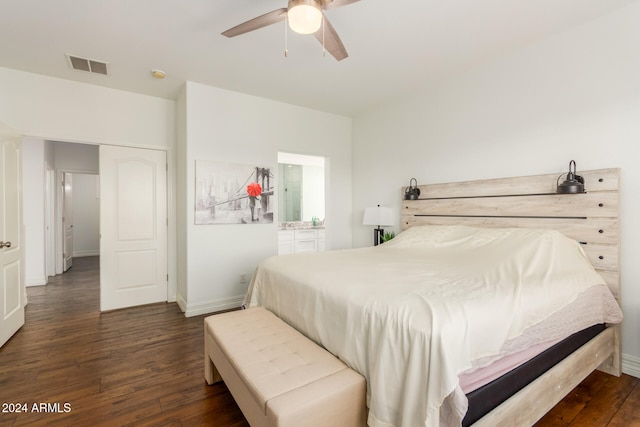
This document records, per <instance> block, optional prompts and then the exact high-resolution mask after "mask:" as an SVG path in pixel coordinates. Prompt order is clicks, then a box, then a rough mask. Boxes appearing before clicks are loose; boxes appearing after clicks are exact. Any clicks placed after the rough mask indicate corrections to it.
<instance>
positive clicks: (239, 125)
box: [178, 82, 351, 315]
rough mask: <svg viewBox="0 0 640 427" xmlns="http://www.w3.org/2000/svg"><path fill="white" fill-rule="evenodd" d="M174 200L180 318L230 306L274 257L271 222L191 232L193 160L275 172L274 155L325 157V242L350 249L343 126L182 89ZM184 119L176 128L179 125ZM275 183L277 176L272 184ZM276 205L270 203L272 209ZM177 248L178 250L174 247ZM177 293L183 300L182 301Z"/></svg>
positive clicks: (213, 92)
mask: <svg viewBox="0 0 640 427" xmlns="http://www.w3.org/2000/svg"><path fill="white" fill-rule="evenodd" d="M178 109H179V111H181V113H179V114H180V115H179V117H178V129H179V134H178V140H179V141H180V144H179V147H178V162H179V164H178V170H179V175H180V176H182V175H183V174H182V171H184V181H182V179H183V177H181V178H179V181H180V192H181V193H183V195H182V196H181V197H184V198H185V202H184V204H183V203H182V201H180V203H179V205H178V209H183V210H184V212H182V213H180V214H178V216H179V218H180V221H181V222H184V224H182V223H180V224H179V229H181V230H183V229H184V230H186V237H185V239H184V242H182V243H181V246H180V247H179V252H180V255H179V268H178V270H179V271H180V272H181V275H180V277H179V282H180V285H179V295H178V302H179V303H180V304H181V306H182V308H183V309H184V310H185V311H186V313H187V315H195V314H200V313H206V312H211V311H215V310H220V309H223V308H229V307H234V306H235V307H237V306H238V305H239V304H240V302H241V301H242V298H243V296H244V294H245V292H246V289H247V283H241V281H240V275H241V274H245V275H246V277H247V279H249V278H250V277H251V275H252V273H253V271H254V269H255V267H256V265H257V264H258V262H259V261H260V260H262V259H264V258H265V257H268V256H270V255H276V254H277V252H278V248H277V222H274V223H273V224H252V225H194V221H193V218H194V182H195V171H194V169H195V161H196V160H209V161H215V162H228V163H234V164H249V165H261V166H265V167H270V168H271V170H273V171H276V170H277V163H278V161H277V153H278V152H279V151H282V152H287V153H298V154H307V155H314V156H324V157H326V158H327V163H326V165H325V171H326V173H327V182H328V183H329V185H328V188H327V195H328V199H327V201H326V210H327V213H326V217H327V231H326V232H327V242H328V245H330V247H331V248H334V249H336V248H346V247H350V246H351V230H350V226H351V119H349V118H346V117H342V116H336V115H332V114H327V113H322V112H318V111H313V110H309V109H305V108H300V107H296V106H292V105H288V104H283V103H279V102H275V101H270V100H267V99H262V98H257V97H252V96H248V95H244V94H239V93H235V92H229V91H225V90H221V89H216V88H212V87H207V86H203V85H200V84H197V83H192V82H188V83H187V85H186V88H185V93H184V94H183V95H182V96H181V98H180V99H179V100H178ZM182 120H184V127H183V124H181V121H182ZM276 180H277V177H276ZM275 205H276V206H277V202H276V203H275ZM182 245H183V246H182ZM183 291H184V294H183Z"/></svg>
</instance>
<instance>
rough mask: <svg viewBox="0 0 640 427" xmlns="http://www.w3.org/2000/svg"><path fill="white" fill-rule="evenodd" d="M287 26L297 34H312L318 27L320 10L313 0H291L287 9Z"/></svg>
mask: <svg viewBox="0 0 640 427" xmlns="http://www.w3.org/2000/svg"><path fill="white" fill-rule="evenodd" d="M287 17H288V19H289V27H290V28H291V29H292V30H293V31H295V32H296V33H299V34H312V33H315V32H316V31H318V29H320V25H321V24H322V10H321V9H320V6H319V5H318V2H317V1H314V0H291V1H289V9H288V11H287Z"/></svg>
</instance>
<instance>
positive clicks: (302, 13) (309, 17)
mask: <svg viewBox="0 0 640 427" xmlns="http://www.w3.org/2000/svg"><path fill="white" fill-rule="evenodd" d="M357 1H358V0H289V4H288V5H287V7H283V8H281V9H277V10H274V11H272V12H269V13H265V14H264V15H260V16H258V17H257V18H253V19H250V20H248V21H247V22H243V23H242V24H240V25H236V26H235V27H233V28H230V29H228V30H227V31H225V32H223V33H222V35H223V36H227V37H235V36H239V35H240V34H244V33H248V32H250V31H253V30H257V29H259V28H263V27H266V26H269V25H271V24H275V23H277V22H281V21H284V20H285V19H288V22H289V27H290V28H291V29H292V30H293V31H295V32H296V33H300V34H312V33H313V35H314V36H315V38H316V39H317V40H318V41H319V42H320V43H322V45H323V46H324V48H325V49H326V50H327V51H328V52H329V53H330V54H331V55H332V56H333V57H334V58H335V59H336V60H338V61H341V60H343V59H344V58H346V57H348V56H349V55H348V54H347V50H346V49H345V47H344V45H343V44H342V40H340V37H338V33H337V32H336V30H335V29H334V28H333V25H331V23H330V22H329V20H328V19H327V17H326V16H325V14H324V12H323V10H328V9H335V8H336V7H340V6H346V5H348V4H351V3H355V2H357ZM323 23H324V25H322V24H323Z"/></svg>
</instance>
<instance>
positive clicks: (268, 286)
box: [247, 169, 621, 426]
mask: <svg viewBox="0 0 640 427" xmlns="http://www.w3.org/2000/svg"><path fill="white" fill-rule="evenodd" d="M582 175H583V177H584V178H585V187H586V189H587V193H585V194H577V195H557V194H555V193H554V192H555V183H556V178H557V175H540V176H534V177H519V178H509V179H498V180H486V181H474V182H467V183H453V184H437V185H423V186H420V190H421V198H420V199H419V200H407V201H404V202H403V204H402V226H403V230H404V231H403V232H402V233H401V234H400V235H399V236H398V237H397V238H396V239H394V240H392V241H390V242H387V243H385V244H384V245H381V246H378V247H371V248H360V249H353V250H345V251H330V252H326V253H318V254H296V255H287V256H279V257H272V258H269V259H267V260H265V261H263V262H262V263H261V264H260V266H259V267H258V269H257V270H256V274H255V275H254V278H253V280H252V283H251V286H250V289H249V293H248V295H247V303H248V305H262V306H265V307H266V308H268V309H269V310H271V311H273V312H274V313H276V314H277V315H278V316H279V317H281V318H282V319H283V320H285V321H286V322H287V323H289V324H291V325H292V326H294V327H295V328H297V329H298V330H300V331H301V332H303V333H304V334H305V335H307V336H308V337H310V338H311V339H313V340H314V341H316V342H318V343H319V344H321V345H323V346H324V347H325V348H327V349H328V350H329V351H331V352H332V353H334V354H336V355H337V356H338V357H340V358H341V359H342V360H343V361H345V362H346V363H347V364H348V365H349V366H351V367H352V368H353V369H355V370H357V371H358V372H360V373H361V374H363V375H364V376H365V378H366V379H367V403H368V407H369V420H368V423H369V425H371V426H394V425H395V426H414V425H427V426H438V425H445V426H449V425H461V423H462V422H463V418H464V416H465V414H466V413H467V402H468V401H471V400H470V399H469V398H468V397H467V396H468V394H469V393H466V392H465V391H463V390H462V387H463V386H461V378H462V377H464V375H465V374H467V373H473V372H474V371H477V370H479V369H481V368H485V367H487V366H490V365H492V364H493V363H494V362H496V361H500V360H501V359H502V358H503V357H506V356H513V355H514V354H516V353H519V352H521V351H526V350H527V348H528V347H527V346H531V345H533V346H534V347H535V346H536V345H538V346H539V348H538V350H540V351H542V350H546V353H549V352H550V353H551V354H555V353H556V352H557V351H556V350H555V349H556V348H557V347H551V346H552V345H553V346H556V345H563V343H565V342H566V338H568V337H569V336H573V332H576V331H577V330H580V331H581V330H583V329H590V327H592V326H595V325H602V326H601V329H602V330H597V331H596V332H594V333H593V334H592V335H590V336H588V337H587V338H585V341H587V342H586V344H584V345H581V346H578V348H577V350H575V349H574V348H571V349H570V351H571V354H570V355H568V356H567V357H566V358H563V360H562V361H560V362H559V363H555V362H554V363H553V364H552V365H553V366H552V367H551V368H550V369H548V370H546V371H545V372H544V373H543V374H542V375H540V376H538V377H537V378H532V382H530V383H529V384H528V385H526V386H524V388H522V389H520V390H519V391H514V392H513V395H512V396H511V397H509V398H508V399H506V400H504V401H501V402H498V403H497V404H496V405H497V406H496V407H495V408H489V409H488V410H485V411H484V412H487V411H489V412H488V413H486V414H485V413H484V412H481V415H480V416H477V418H479V419H478V420H477V421H476V420H475V419H474V420H473V421H472V422H473V424H474V425H479V426H482V425H491V426H494V425H506V424H509V425H529V424H533V423H534V422H535V421H536V420H537V419H539V418H540V417H541V416H542V415H543V414H544V413H545V412H547V411H548V410H549V409H550V408H551V407H553V405H554V404H555V403H556V402H557V401H559V400H560V399H561V398H562V397H563V396H564V395H565V394H566V393H568V392H569V391H570V390H571V389H572V388H573V387H574V386H575V385H577V384H578V383H579V382H580V381H582V379H584V377H586V375H588V374H589V373H590V372H591V371H592V370H593V369H596V368H598V367H600V368H601V369H603V370H605V371H607V372H609V373H612V374H617V375H619V373H620V345H619V342H620V341H619V337H620V333H619V327H618V326H617V324H618V323H619V322H620V320H621V312H620V310H619V306H618V303H619V301H616V299H618V300H619V294H620V292H619V270H618V250H619V249H618V248H619V244H618V241H619V231H618V230H619V222H618V214H617V212H618V181H619V178H618V177H619V171H618V170H617V169H607V170H600V171H589V172H583V173H582ZM403 192H404V189H403ZM558 230H559V231H560V232H559V231H558ZM534 259H536V260H539V261H540V262H531V261H532V260H534ZM586 294H589V295H590V294H598V295H599V297H600V298H601V299H602V302H598V303H594V302H593V301H592V300H589V301H587V302H585V299H584V298H583V297H584V296H585V295H586ZM497 295H499V296H500V297H499V298H498V297H497ZM576 304H577V305H579V304H583V306H584V304H586V306H588V307H596V306H597V307H599V310H595V309H594V310H584V309H578V312H588V314H589V316H586V317H588V319H581V322H582V323H581V322H577V323H578V324H577V325H573V326H571V327H572V328H574V329H572V330H562V331H560V329H562V328H559V327H558V325H561V324H564V320H562V321H561V320H559V318H558V316H559V314H558V313H561V312H562V310H563V309H565V308H571V307H573V309H574V311H573V313H575V312H576V311H575V310H576V309H575V307H576ZM488 307H490V309H488ZM493 315H497V316H498V319H499V320H498V321H495V320H494V319H493ZM554 316H555V317H554ZM572 317H575V316H571V315H569V316H565V318H569V319H570V318H572ZM579 317H580V316H579ZM549 319H550V320H549ZM574 323H575V322H574ZM541 325H543V327H541ZM536 328H538V329H540V330H542V331H543V332H542V335H538V337H537V338H535V339H534V340H533V341H532V342H529V341H527V340H522V339H521V337H523V336H527V337H528V336H529V335H531V334H530V332H531V331H532V330H535V329H536ZM549 331H551V332H549ZM544 333H547V334H548V336H545V335H544ZM519 341H520V343H519ZM524 341H527V344H526V346H525V345H524V344H522V342H524ZM518 343H519V344H518ZM505 349H507V350H505ZM574 350H575V351H574ZM533 355H534V356H535V354H533ZM531 356H532V355H531V354H529V355H528V356H527V358H530V357H531ZM520 363H522V361H520V362H517V363H516V366H519V365H518V364H520ZM545 369H546V368H545ZM494 375H495V374H494ZM490 380H492V378H491V377H490ZM483 381H484V382H486V381H487V380H480V383H481V385H485V384H484V383H483ZM472 388H473V387H472ZM467 391H468V390H467ZM481 400H484V399H481ZM474 421H475V422H474ZM467 423H468V421H467Z"/></svg>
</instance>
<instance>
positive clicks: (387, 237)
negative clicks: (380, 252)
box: [382, 231, 396, 243]
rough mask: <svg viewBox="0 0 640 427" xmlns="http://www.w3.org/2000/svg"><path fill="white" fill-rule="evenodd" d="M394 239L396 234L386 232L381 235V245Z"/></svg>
mask: <svg viewBox="0 0 640 427" xmlns="http://www.w3.org/2000/svg"><path fill="white" fill-rule="evenodd" d="M394 237H396V233H395V232H393V231H386V232H385V233H384V234H383V235H382V243H384V242H388V241H389V240H391V239H393V238H394Z"/></svg>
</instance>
